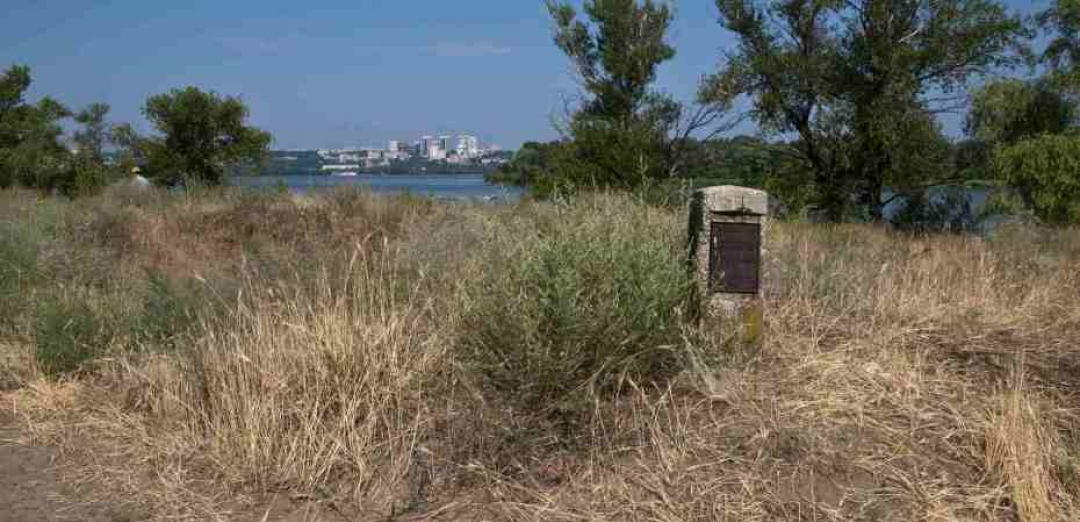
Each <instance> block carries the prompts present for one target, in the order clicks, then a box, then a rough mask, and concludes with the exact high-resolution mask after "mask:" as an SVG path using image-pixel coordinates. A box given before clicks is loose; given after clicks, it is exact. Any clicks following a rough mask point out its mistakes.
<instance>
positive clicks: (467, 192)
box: [233, 174, 524, 201]
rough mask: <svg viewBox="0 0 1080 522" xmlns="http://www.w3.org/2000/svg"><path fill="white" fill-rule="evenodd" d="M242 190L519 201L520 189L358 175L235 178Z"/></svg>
mask: <svg viewBox="0 0 1080 522" xmlns="http://www.w3.org/2000/svg"><path fill="white" fill-rule="evenodd" d="M233 182H234V183H235V184H236V185H239V186H241V187H258V188H268V189H272V188H275V187H280V186H282V185H284V186H286V187H288V188H289V190H292V191H293V192H297V193H301V194H303V193H307V192H311V191H322V190H331V189H333V188H335V187H341V186H350V185H354V186H363V187H366V188H369V189H371V191H372V192H375V193H377V194H401V193H404V192H409V193H410V194H415V195H421V196H431V197H434V198H439V199H484V200H511V201H513V200H517V199H518V198H520V197H521V194H522V193H523V192H524V191H523V189H522V188H520V187H509V186H502V185H492V184H490V183H488V182H486V181H484V175H483V174H407V175H384V174H359V175H357V176H253V177H238V178H234V180H233Z"/></svg>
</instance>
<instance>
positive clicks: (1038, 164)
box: [994, 134, 1080, 224]
mask: <svg viewBox="0 0 1080 522" xmlns="http://www.w3.org/2000/svg"><path fill="white" fill-rule="evenodd" d="M994 170H995V172H996V173H997V174H998V177H999V178H1000V179H1001V180H1002V181H1003V182H1004V183H1006V184H1007V185H1008V186H1010V187H1012V188H1013V189H1014V190H1015V191H1016V193H1017V195H1018V196H1019V197H1020V199H1021V200H1022V202H1023V203H1024V205H1025V206H1027V207H1028V208H1030V209H1032V210H1034V212H1035V215H1037V216H1038V217H1039V218H1040V219H1042V220H1044V221H1046V222H1049V223H1057V224H1065V223H1077V222H1080V137H1077V136H1076V135H1071V134H1044V135H1041V136H1036V137H1033V138H1027V139H1024V140H1022V141H1020V142H1019V143H1017V144H1015V145H1011V146H1008V147H1005V148H1002V149H1000V150H998V151H997V152H996V153H995V154H994Z"/></svg>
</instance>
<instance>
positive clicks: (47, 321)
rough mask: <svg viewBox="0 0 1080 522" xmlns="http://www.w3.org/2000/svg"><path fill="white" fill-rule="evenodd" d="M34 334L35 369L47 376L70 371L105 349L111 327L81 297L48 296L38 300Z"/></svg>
mask: <svg viewBox="0 0 1080 522" xmlns="http://www.w3.org/2000/svg"><path fill="white" fill-rule="evenodd" d="M34 333H35V339H36V341H37V349H36V355H37V363H38V369H40V370H41V372H42V373H44V374H45V375H48V376H50V377H59V376H61V375H65V374H70V373H74V372H76V371H78V370H80V369H81V368H82V367H83V365H85V364H86V363H87V362H89V361H91V360H93V359H95V358H96V357H98V356H100V355H102V354H103V353H104V352H105V351H106V349H107V348H108V345H109V341H110V335H111V333H112V330H111V329H110V326H109V325H108V324H107V322H106V321H105V318H104V317H102V316H101V315H100V314H99V313H98V309H95V307H94V306H93V304H92V302H91V301H90V300H89V299H86V298H85V296H84V297H73V296H68V295H63V296H49V297H47V298H45V299H43V300H42V301H40V302H39V303H38V306H37V310H36V315H35V321H34Z"/></svg>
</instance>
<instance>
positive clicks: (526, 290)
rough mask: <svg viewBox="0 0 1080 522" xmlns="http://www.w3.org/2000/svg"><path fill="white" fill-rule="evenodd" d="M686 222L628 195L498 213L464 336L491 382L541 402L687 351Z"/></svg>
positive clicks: (657, 375) (650, 374) (528, 404)
mask: <svg viewBox="0 0 1080 522" xmlns="http://www.w3.org/2000/svg"><path fill="white" fill-rule="evenodd" d="M684 236H685V232H684V231H681V229H680V227H678V226H677V225H675V223H674V221H673V220H670V219H667V216H663V215H661V214H660V213H658V212H656V211H654V210H650V209H649V208H648V207H646V206H644V205H642V204H639V203H633V202H631V201H630V200H629V198H598V199H590V200H584V199H579V200H577V201H576V202H575V203H574V204H573V205H567V206H562V205H560V206H558V207H556V208H555V209H554V210H553V212H551V214H550V215H547V216H540V217H539V219H538V221H537V222H522V221H520V220H511V221H510V222H509V223H496V224H493V225H492V227H491V230H490V231H489V233H488V234H485V241H486V242H488V244H485V245H482V246H481V247H478V248H479V250H478V251H482V252H486V253H487V254H488V255H489V256H490V257H489V258H488V259H485V260H484V266H483V268H482V269H481V270H480V273H479V274H478V279H476V280H475V281H470V282H469V283H467V284H466V285H465V293H466V295H467V302H466V306H465V311H464V319H463V321H464V324H463V327H464V328H463V332H465V333H466V335H465V336H464V337H463V338H462V339H461V340H460V342H461V343H462V344H463V345H464V348H465V349H466V353H467V354H468V357H469V358H470V359H471V360H472V362H474V363H476V364H477V365H478V368H480V369H481V371H482V373H483V374H484V376H485V377H486V380H487V384H488V385H489V386H491V387H492V388H493V389H495V390H496V391H499V392H501V394H500V395H502V396H504V397H509V398H511V400H512V401H513V403H514V405H515V406H517V407H520V408H523V409H527V410H530V411H533V412H541V411H550V408H566V407H572V406H573V404H575V403H577V401H580V400H581V399H582V398H583V397H588V396H589V394H590V392H597V391H603V390H605V389H610V388H612V387H615V386H617V385H618V384H619V382H620V380H621V379H622V378H624V377H626V378H631V379H634V380H636V381H638V382H643V381H650V380H654V379H662V378H664V377H665V376H668V375H670V374H671V372H673V371H674V370H675V369H676V368H677V365H678V363H679V357H678V354H677V347H678V346H680V345H681V337H680V333H681V330H680V326H681V321H680V317H681V314H682V309H683V306H684V304H685V303H686V299H687V296H688V290H689V276H688V274H687V271H686V270H685V267H684V263H683V262H682V260H683V259H684V258H685V254H684V252H683V249H684V247H685V244H684Z"/></svg>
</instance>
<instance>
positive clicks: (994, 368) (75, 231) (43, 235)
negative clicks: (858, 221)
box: [0, 189, 1080, 522]
mask: <svg viewBox="0 0 1080 522" xmlns="http://www.w3.org/2000/svg"><path fill="white" fill-rule="evenodd" d="M685 223H686V219H685V216H684V215H682V213H681V212H671V211H668V210H664V209H657V208H653V207H649V206H647V205H644V204H642V203H640V202H637V201H635V200H634V199H632V198H630V197H626V196H590V197H580V198H577V199H575V200H574V201H573V202H572V203H562V204H549V203H536V202H531V201H523V202H520V203H516V204H511V205H477V204H472V203H468V202H456V203H455V202H438V201H433V200H430V199H426V198H417V197H413V196H408V195H405V196H400V197H381V196H375V195H372V194H370V193H366V192H362V191H356V190H347V189H345V190H338V191H334V192H330V193H324V194H318V195H310V196H298V195H290V194H270V193H258V192H243V191H221V192H218V191H211V192H208V193H206V194H202V195H199V196H182V195H169V194H164V193H160V192H155V191H124V190H120V189H114V190H112V191H110V192H109V193H107V194H105V195H103V196H101V197H97V198H88V199H84V200H79V201H76V202H66V201H62V200H57V199H40V198H39V197H38V196H37V194H36V193H31V192H11V191H7V192H0V386H2V388H3V389H4V390H6V391H5V392H4V396H3V404H4V408H5V409H7V410H8V412H9V413H10V414H12V415H13V416H14V417H15V418H16V419H17V422H18V426H19V429H20V430H21V431H22V433H23V438H25V439H26V440H27V441H30V442H32V443H35V444H40V445H45V446H51V447H53V448H56V451H58V455H59V462H60V464H61V465H62V466H63V467H64V469H65V473H64V474H63V476H64V478H65V480H66V481H68V482H69V483H70V484H71V485H72V486H74V487H75V488H76V490H77V491H79V494H80V495H83V496H85V497H86V498H89V499H90V500H93V501H95V502H96V503H108V504H112V505H116V506H121V507H122V509H120V511H121V512H124V513H133V514H137V515H132V518H134V519H149V520H178V519H179V520H368V519H370V520H387V519H395V520H405V519H409V520H419V519H433V520H434V519H447V520H458V519H484V520H529V521H533V520H535V521H540V520H545V521H548V520H581V519H587V520H692V519H708V520H739V521H743V520H770V521H773V520H791V521H796V520H798V521H803V520H841V521H847V520H850V521H855V520H895V521H898V522H899V521H904V522H906V521H910V520H986V521H991V520H992V521H999V520H1000V521H1005V520H1024V521H1065V520H1076V519H1077V517H1078V515H1080V511H1078V505H1077V499H1078V495H1080V416H1078V415H1077V410H1076V406H1075V404H1076V398H1077V394H1078V393H1080V381H1078V380H1077V378H1076V375H1077V370H1078V369H1080V299H1078V298H1077V296H1078V295H1080V270H1078V267H1080V231H1078V230H1076V229H1066V230H1051V229H1034V228H1028V229H1003V230H1000V231H998V232H996V233H995V234H994V236H993V237H992V238H991V239H982V238H977V237H968V236H929V237H915V236H907V235H902V234H897V233H892V232H888V231H885V230H881V229H878V228H874V227H868V226H858V225H844V226H825V225H805V224H793V223H778V224H777V225H776V226H773V227H770V229H769V231H768V234H769V235H768V238H767V243H766V248H767V253H766V256H765V263H766V264H765V266H766V268H765V270H766V274H765V277H766V279H765V281H766V303H767V314H766V325H767V327H766V344H765V347H764V349H763V350H761V351H747V350H745V349H742V348H740V347H739V346H738V345H737V344H734V343H733V342H732V341H731V340H730V338H729V334H730V332H725V331H723V330H721V329H718V328H717V327H716V326H714V325H705V326H704V327H697V326H695V324H694V322H693V321H692V320H690V319H691V317H692V311H693V307H692V306H691V304H692V302H691V301H689V300H688V292H687V285H688V281H687V279H686V276H685V273H684V271H683V268H682V267H683V265H682V263H683V260H684V259H685V253H684V250H683V249H684V242H685V237H686V231H685V226H686V225H685ZM264 515H265V516H264Z"/></svg>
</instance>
